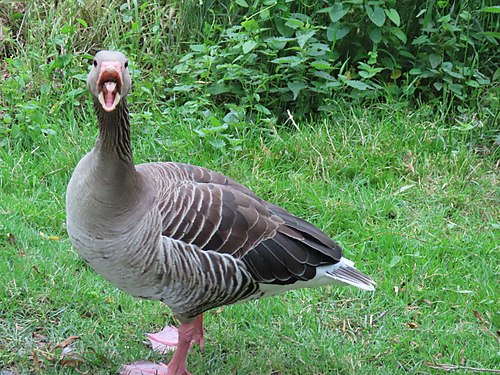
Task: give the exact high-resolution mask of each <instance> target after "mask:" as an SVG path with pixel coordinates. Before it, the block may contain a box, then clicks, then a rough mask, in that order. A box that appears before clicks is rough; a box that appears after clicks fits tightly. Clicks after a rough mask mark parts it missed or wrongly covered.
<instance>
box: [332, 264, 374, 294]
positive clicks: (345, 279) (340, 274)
mask: <svg viewBox="0 0 500 375" xmlns="http://www.w3.org/2000/svg"><path fill="white" fill-rule="evenodd" d="M326 274H327V275H328V276H330V277H331V278H332V279H334V280H336V281H338V282H340V283H342V284H347V285H352V286H355V287H357V288H360V289H363V290H368V291H374V290H375V281H373V280H372V279H371V278H369V277H368V276H366V275H365V274H363V273H362V272H360V271H358V270H357V269H356V268H355V267H354V262H352V261H351V260H349V259H346V258H342V259H341V260H340V262H339V263H338V267H336V268H335V269H333V270H327V271H326Z"/></svg>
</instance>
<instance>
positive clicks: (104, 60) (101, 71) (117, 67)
mask: <svg viewBox="0 0 500 375" xmlns="http://www.w3.org/2000/svg"><path fill="white" fill-rule="evenodd" d="M131 83H132V80H131V77H130V73H129V70H128V59H127V57H126V56H125V55H124V54H123V53H121V52H117V51H99V52H97V54H96V55H95V57H94V61H93V66H92V70H91V71H90V73H89V76H88V78H87V87H88V89H89V90H90V92H91V94H92V96H93V97H94V98H95V99H97V100H98V101H99V103H100V105H101V106H102V109H103V110H104V111H106V112H113V111H114V110H115V109H116V108H117V106H118V105H119V104H120V102H121V101H123V99H124V98H125V97H126V96H127V94H128V92H129V90H130V86H131Z"/></svg>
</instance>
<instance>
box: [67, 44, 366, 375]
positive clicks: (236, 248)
mask: <svg viewBox="0 0 500 375" xmlns="http://www.w3.org/2000/svg"><path fill="white" fill-rule="evenodd" d="M87 87H88V90H89V91H90V93H91V95H92V98H93V106H94V111H95V114H96V117H97V120H98V124H99V135H98V138H97V141H96V143H95V146H94V147H93V148H92V150H91V151H90V152H89V153H87V154H86V155H85V156H84V157H83V158H82V159H81V160H80V161H79V162H78V164H77V166H76V167H75V170H74V172H73V174H72V176H71V179H70V181H69V183H68V187H67V194H66V217H67V220H66V223H67V231H68V235H69V238H70V240H71V243H72V245H73V247H74V249H75V250H76V252H77V253H78V254H79V255H80V256H81V258H83V260H84V261H85V262H86V263H88V264H89V265H90V266H91V267H92V268H93V269H94V270H95V271H96V272H97V273H98V274H100V275H101V276H102V277H103V278H104V279H106V280H108V281H109V282H111V283H112V284H113V285H115V286H116V287H118V288H119V289H121V290H123V291H125V292H126V293H128V294H130V295H132V296H134V297H138V298H144V299H149V300H159V301H161V302H163V303H164V304H165V305H167V306H168V307H169V308H170V309H171V310H172V312H173V314H174V316H175V317H176V319H177V320H178V321H179V322H180V326H179V328H178V330H177V331H176V334H177V342H175V343H173V345H174V346H175V352H174V354H173V357H172V359H171V361H170V363H169V364H168V366H166V370H164V371H163V370H162V371H163V372H162V373H164V374H168V375H186V374H189V372H188V371H187V369H186V359H187V355H188V351H189V349H190V347H191V345H192V344H194V343H198V344H199V345H200V347H203V344H204V339H203V313H204V312H205V311H207V310H210V309H213V308H215V307H219V306H223V305H228V304H233V303H236V302H243V301H248V300H252V299H258V298H262V297H268V296H273V295H276V294H279V293H283V292H285V291H288V290H292V289H298V288H307V287H318V286H323V285H330V284H331V285H339V286H340V285H352V286H355V287H358V288H360V289H363V290H367V291H373V290H374V287H375V282H374V281H373V280H372V279H371V278H370V277H368V276H366V275H364V274H363V273H361V272H360V271H358V270H357V269H356V268H354V265H353V262H352V261H350V260H348V259H346V258H344V257H343V256H342V249H341V247H340V246H339V245H338V244H337V243H336V242H334V241H333V240H332V239H331V238H330V237H328V236H327V235H326V234H325V233H324V232H323V231H321V230H320V229H318V228H317V227H315V226H314V225H312V224H311V223H309V222H307V221H305V220H303V219H301V218H298V217H296V216H294V215H293V214H291V213H290V212H288V211H286V210H284V209H283V208H280V207H278V206H277V205H275V204H273V203H269V202H267V201H265V200H263V199H261V198H259V197H258V196H257V195H256V194H254V193H253V192H252V191H251V190H250V189H248V188H246V187H245V186H243V185H241V184H239V183H237V182H236V181H234V180H232V179H231V178H229V177H226V176H224V175H223V174H221V173H218V172H215V171H212V170H209V169H206V168H203V167H198V166H194V165H190V164H182V163H177V162H151V163H144V164H138V165H134V162H133V160H132V147H131V143H130V120H129V111H128V108H127V100H126V99H127V94H128V93H129V91H130V88H131V75H130V72H129V69H128V59H127V57H126V56H125V55H124V54H123V53H121V52H118V51H99V52H98V53H97V54H96V55H95V58H94V60H93V66H92V67H91V71H90V73H89V75H88V78H87ZM141 363H142V362H141ZM134 368H139V370H138V372H137V373H141V372H140V371H141V370H140V363H139V362H138V364H137V366H136V367H134ZM155 371H156V370H155Z"/></svg>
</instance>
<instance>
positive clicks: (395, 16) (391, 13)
mask: <svg viewBox="0 0 500 375" xmlns="http://www.w3.org/2000/svg"><path fill="white" fill-rule="evenodd" d="M385 14H387V17H389V19H390V20H391V21H392V22H394V24H395V25H396V26H399V25H401V18H399V13H398V11H397V10H396V9H394V8H391V9H386V10H385Z"/></svg>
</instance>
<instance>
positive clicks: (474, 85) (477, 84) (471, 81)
mask: <svg viewBox="0 0 500 375" xmlns="http://www.w3.org/2000/svg"><path fill="white" fill-rule="evenodd" d="M465 84H466V85H467V86H470V87H476V88H477V87H480V86H481V85H480V84H479V83H478V82H477V81H475V80H473V79H470V80H468V81H467V82H465Z"/></svg>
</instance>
